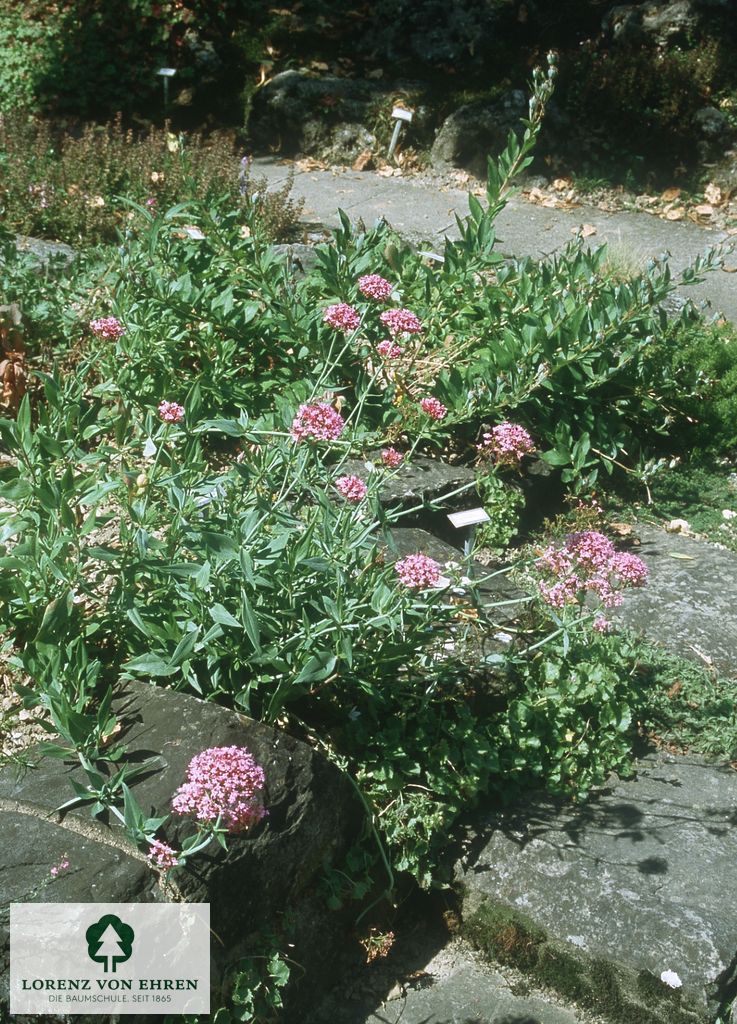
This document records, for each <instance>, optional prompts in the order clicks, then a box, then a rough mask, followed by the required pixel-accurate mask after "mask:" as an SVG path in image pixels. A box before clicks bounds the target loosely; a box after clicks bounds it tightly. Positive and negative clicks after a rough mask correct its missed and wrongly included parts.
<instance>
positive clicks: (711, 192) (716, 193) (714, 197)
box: [704, 181, 724, 206]
mask: <svg viewBox="0 0 737 1024" xmlns="http://www.w3.org/2000/svg"><path fill="white" fill-rule="evenodd" d="M704 199H706V201H707V203H712V204H713V205H714V206H719V205H720V204H721V203H723V202H724V193H723V192H722V190H721V189H720V188H719V186H718V185H715V184H714V182H713V181H710V182H709V184H708V185H707V186H706V188H705V189H704Z"/></svg>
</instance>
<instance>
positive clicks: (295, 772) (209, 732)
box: [0, 682, 364, 1005]
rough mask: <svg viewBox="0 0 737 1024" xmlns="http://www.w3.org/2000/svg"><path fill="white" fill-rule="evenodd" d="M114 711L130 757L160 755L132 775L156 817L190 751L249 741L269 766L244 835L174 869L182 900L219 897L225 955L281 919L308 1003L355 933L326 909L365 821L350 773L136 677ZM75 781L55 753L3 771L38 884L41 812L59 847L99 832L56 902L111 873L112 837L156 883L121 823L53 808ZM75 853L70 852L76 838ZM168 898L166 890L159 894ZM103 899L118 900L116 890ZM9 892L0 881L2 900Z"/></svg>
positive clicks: (215, 901)
mask: <svg viewBox="0 0 737 1024" xmlns="http://www.w3.org/2000/svg"><path fill="white" fill-rule="evenodd" d="M114 708H115V711H116V714H117V715H118V716H119V719H120V722H121V724H122V731H121V733H120V735H119V737H118V738H119V739H120V740H122V741H123V742H124V743H125V745H126V750H127V755H126V759H127V761H128V762H132V763H135V762H145V761H147V760H148V759H149V758H156V759H157V760H156V762H155V763H154V765H153V766H152V770H151V771H150V772H148V773H147V774H146V775H145V776H142V777H141V778H139V779H136V780H131V789H132V791H133V793H134V795H135V797H136V799H137V800H138V803H139V804H140V805H141V807H142V808H143V810H144V812H145V813H146V814H152V815H155V816H159V815H162V814H166V813H167V812H168V811H169V810H170V806H171V798H172V796H173V795H174V793H175V792H176V790H177V789H178V787H179V786H180V785H181V784H182V783H183V782H184V779H185V773H186V768H187V765H188V764H189V762H190V760H191V758H192V757H193V756H194V755H195V754H197V753H199V752H200V751H202V750H204V749H206V748H208V747H214V746H231V745H238V746H247V747H248V748H249V750H250V751H251V752H252V753H253V755H254V757H255V759H256V760H257V762H258V763H260V764H261V765H262V766H263V768H264V771H265V775H266V787H265V793H264V804H265V806H266V808H267V811H268V814H267V817H266V818H265V819H264V820H263V821H262V822H260V823H259V824H258V825H257V826H255V827H254V828H253V829H252V830H251V831H249V832H248V833H246V834H245V835H242V836H232V837H230V839H229V841H228V850H227V852H224V851H222V850H221V849H220V848H219V847H217V846H210V847H208V848H207V849H206V850H205V851H204V852H202V853H200V854H198V855H197V856H196V857H195V858H193V859H192V860H191V861H190V863H189V864H188V865H187V867H186V868H185V869H182V870H178V871H175V872H174V873H173V875H172V881H173V883H174V884H175V885H176V888H177V890H178V893H177V898H179V899H184V900H187V901H190V902H209V903H210V907H211V915H212V921H213V927H215V928H216V930H217V934H218V937H219V939H220V941H221V943H222V946H220V945H219V944H214V946H213V952H214V955H215V956H216V959H218V958H219V959H220V960H225V961H228V962H230V960H231V959H237V957H238V956H239V955H242V952H239V951H241V950H243V949H244V948H251V947H252V946H253V944H254V942H257V940H256V939H254V936H255V935H256V934H257V933H259V932H260V931H261V930H262V929H266V930H267V931H269V933H273V934H277V933H278V932H279V930H280V928H281V927H282V926H283V928H284V932H285V938H284V941H289V942H291V943H293V947H294V948H293V955H294V957H295V958H296V959H297V960H298V961H299V963H301V964H302V966H303V967H304V968H305V972H306V973H305V976H304V979H303V978H302V976H301V975H299V972H297V975H296V976H297V977H298V979H299V981H300V984H299V995H298V998H299V1001H300V1002H299V1005H302V1004H303V1002H304V1003H306V1002H309V1001H310V999H311V998H312V997H313V990H314V989H316V988H319V987H320V985H321V984H322V979H323V978H324V974H325V971H326V970H327V971H328V972H329V970H330V956H331V955H332V954H331V950H334V947H335V946H338V947H340V946H342V945H345V942H346V934H347V932H346V923H345V922H344V921H343V920H342V919H341V917H340V915H338V914H335V913H331V912H330V911H328V910H327V908H326V903H325V899H324V896H320V894H319V891H318V890H319V882H320V879H321V878H322V876H323V873H324V871H325V870H326V869H327V867H328V866H329V865H330V864H331V863H337V864H341V863H342V859H341V858H342V857H343V855H344V853H345V852H346V850H347V848H348V847H349V846H350V844H351V843H352V842H354V841H355V839H356V838H357V836H358V835H359V834H360V832H361V829H362V827H363V820H364V819H363V809H362V808H361V806H360V804H359V803H358V801H357V799H356V797H355V795H354V791H353V788H352V786H351V784H350V782H349V781H348V780H347V779H346V778H345V776H343V775H342V774H341V772H340V771H339V770H338V769H337V768H336V767H335V766H334V765H332V764H331V763H330V762H329V761H327V759H326V758H324V757H323V756H322V755H321V754H319V753H318V752H316V751H314V750H313V749H312V748H311V747H309V746H307V745H306V744H304V743H301V742H300V741H298V740H296V739H294V738H293V737H291V736H288V735H286V734H285V733H282V732H279V731H277V730H275V729H272V728H270V727H268V726H266V725H262V724H260V723H258V722H254V721H252V720H251V719H248V718H246V717H245V716H243V715H238V714H236V713H234V712H233V711H229V710H228V709H226V708H223V707H220V706H218V705H215V704H211V703H208V702H205V701H201V700H198V699H196V698H194V697H190V696H187V695H185V694H181V693H177V692H175V691H172V690H166V689H164V688H161V687H154V686H152V685H150V684H147V683H142V682H139V683H131V684H128V685H127V688H126V691H125V692H124V693H122V694H121V695H120V696H119V697H118V698H117V699H116V701H115V703H114ZM70 779H75V780H77V781H79V782H84V778H83V776H82V774H81V772H80V770H79V769H78V767H76V766H75V765H74V764H72V763H69V764H67V763H64V762H63V761H60V760H56V759H51V758H41V759H39V761H38V764H37V767H35V768H33V769H30V770H27V771H26V772H25V773H24V774H22V775H20V776H19V775H18V773H17V771H16V770H15V768H6V769H4V770H2V771H0V810H2V809H5V810H6V811H13V812H14V813H17V814H20V815H21V816H22V818H23V819H24V820H26V821H27V822H28V823H29V826H28V827H29V836H30V837H31V838H30V839H29V841H30V842H31V843H32V845H33V849H32V852H30V853H27V858H26V859H27V860H28V863H29V865H30V866H31V867H32V868H33V871H32V872H31V873H32V874H33V876H34V878H35V877H37V879H38V881H39V883H40V882H41V881H43V879H44V878H46V877H47V874H48V868H47V866H46V860H42V861H41V862H40V863H37V861H36V860H35V859H34V858H37V857H38V856H40V855H39V854H38V853H37V852H36V850H35V847H36V840H35V839H34V838H33V831H32V829H35V828H39V827H41V826H40V825H37V822H39V821H41V822H42V824H43V825H44V826H45V827H46V828H48V829H52V830H53V834H54V835H55V836H56V837H57V840H58V842H57V846H58V845H59V844H61V847H64V841H66V840H68V844H72V843H73V842H74V841H75V837H76V836H77V835H78V834H79V833H80V832H83V833H84V834H85V835H86V836H88V837H89V840H90V847H89V854H90V855H89V858H88V860H87V861H86V862H85V863H86V864H87V867H85V868H84V869H83V870H81V871H80V872H79V873H77V874H71V873H70V874H69V875H68V876H67V875H66V873H65V875H64V877H63V878H60V879H59V881H58V888H59V890H60V891H59V894H58V896H57V900H58V902H68V901H73V900H75V899H78V898H79V895H78V893H79V891H80V889H79V886H80V885H81V886H82V887H83V888H84V886H86V885H91V884H93V883H94V884H97V880H99V879H101V878H103V877H104V870H103V869H104V868H105V865H107V864H108V861H109V857H110V853H109V850H110V847H109V846H108V845H106V842H108V843H109V842H113V843H117V844H118V845H119V846H120V848H121V849H123V850H125V849H126V848H128V849H129V850H130V854H131V857H132V858H134V862H135V864H136V872H137V874H136V878H138V876H139V874H140V872H141V871H142V872H143V874H144V875H145V876H146V877H147V878H148V879H149V882H148V884H149V886H151V887H154V886H155V885H156V882H157V877H158V876H157V873H155V872H154V871H152V870H151V869H150V868H149V867H148V866H147V865H146V864H145V863H144V861H143V859H142V858H141V857H140V855H139V854H138V853H137V851H134V850H133V849H132V848H131V847H130V846H129V845H127V839H126V837H125V836H124V834H123V833H122V830H121V828H120V826H119V825H117V823H116V822H115V820H113V821H112V822H110V823H108V824H105V823H98V822H94V821H92V820H91V818H90V815H89V810H88V808H87V807H81V808H78V809H74V810H71V811H69V812H67V813H66V814H65V815H64V816H63V818H60V817H59V815H58V814H57V813H56V808H58V807H59V806H60V805H61V804H62V803H65V802H66V801H68V800H69V799H70V798H71V797H72V796H73V792H72V789H71V787H70V785H69V781H70ZM191 831H192V825H191V822H189V821H188V820H187V819H178V818H172V819H171V820H170V821H169V822H168V823H167V824H166V825H165V826H164V828H163V830H162V838H164V839H165V840H166V841H167V842H169V843H170V844H171V845H172V846H174V847H175V848H178V847H179V846H180V845H181V841H182V839H183V837H184V836H185V835H187V834H191ZM62 834H63V839H62V838H60V837H61V836H62ZM23 849H25V847H23ZM56 852H57V848H56V846H55V847H54V854H55V855H56ZM61 852H63V849H62V850H61ZM78 855H79V851H77V850H76V847H75V857H76V856H78ZM43 856H45V853H44V855H43ZM95 858H99V863H100V864H101V865H102V866H103V869H101V872H102V873H101V872H98V870H97V868H95V863H96V859H95ZM135 858H138V859H135ZM69 860H70V862H72V860H73V858H72V849H71V845H70V849H69ZM34 865H35V867H34ZM126 877H127V876H126ZM111 878H114V872H113V871H112V868H111ZM2 880H3V876H2V874H0V882H2ZM28 884H30V882H29V883H28ZM100 884H101V885H102V883H100ZM111 884H112V883H111ZM171 897H172V893H171V892H168V891H167V894H163V895H162V898H171ZM100 898H101V899H102V898H105V899H108V898H109V899H110V900H111V901H115V900H116V899H117V897H116V896H115V895H114V894H113V893H111V892H107V891H106V892H105V893H104V894H101V896H100ZM8 900H9V897H8V896H7V894H5V893H4V892H3V891H2V886H0V905H2V904H3V903H7V902H8ZM318 940H319V941H318ZM249 942H250V943H251V945H250V946H249V945H248V944H249Z"/></svg>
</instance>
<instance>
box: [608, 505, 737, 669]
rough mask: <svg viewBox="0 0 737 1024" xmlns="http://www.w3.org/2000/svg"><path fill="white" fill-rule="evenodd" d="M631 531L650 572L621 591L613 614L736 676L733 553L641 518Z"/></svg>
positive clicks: (686, 654) (736, 603)
mask: <svg viewBox="0 0 737 1024" xmlns="http://www.w3.org/2000/svg"><path fill="white" fill-rule="evenodd" d="M636 534H637V536H638V537H639V539H640V546H639V547H638V548H637V549H636V551H637V554H638V555H639V556H640V557H641V558H642V559H644V561H645V562H646V564H647V566H648V569H649V570H650V576H649V579H648V582H647V586H645V587H643V588H642V589H638V590H630V591H628V592H627V593H626V594H625V600H624V603H623V605H622V607H621V608H620V609H618V610H617V612H616V613H615V618H616V619H617V620H618V621H619V622H621V623H622V624H623V625H625V626H628V627H629V628H631V629H632V630H634V631H635V632H637V633H640V634H643V635H644V636H645V637H647V638H648V639H649V640H654V641H656V642H659V643H663V644H664V645H665V646H666V647H668V648H670V649H671V650H672V651H674V652H675V653H676V654H680V655H682V656H683V657H686V658H690V659H691V660H693V661H697V662H698V663H699V664H701V665H703V664H704V663H705V662H706V663H709V662H710V663H712V664H713V665H714V667H715V668H716V669H717V670H718V671H720V672H723V673H726V674H727V675H737V554H735V553H734V552H732V551H728V550H726V549H724V548H720V547H717V546H716V545H715V544H710V543H708V542H707V541H704V540H697V539H696V538H694V537H687V536H684V535H683V534H680V533H667V532H666V531H665V530H662V529H660V528H659V527H657V526H648V525H646V524H642V523H641V524H638V526H637V527H636Z"/></svg>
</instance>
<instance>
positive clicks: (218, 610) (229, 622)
mask: <svg viewBox="0 0 737 1024" xmlns="http://www.w3.org/2000/svg"><path fill="white" fill-rule="evenodd" d="M209 613H210V618H211V619H212V621H213V622H217V623H219V624H220V625H221V626H233V627H234V628H235V629H243V625H242V623H240V622H239V621H238V619H236V618H235V616H233V615H231V614H230V612H229V611H228V609H227V608H225V607H223V605H221V604H214V605H213V606H212V608H210V609H209Z"/></svg>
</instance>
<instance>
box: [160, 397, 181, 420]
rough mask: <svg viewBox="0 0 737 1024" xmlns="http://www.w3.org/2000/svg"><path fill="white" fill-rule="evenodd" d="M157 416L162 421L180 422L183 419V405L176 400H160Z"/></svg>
mask: <svg viewBox="0 0 737 1024" xmlns="http://www.w3.org/2000/svg"><path fill="white" fill-rule="evenodd" d="M159 416H160V417H161V419H162V420H163V421H164V423H181V422H182V420H183V419H184V406H183V405H177V403H176V402H166V401H164V402H161V404H160V405H159Z"/></svg>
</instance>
